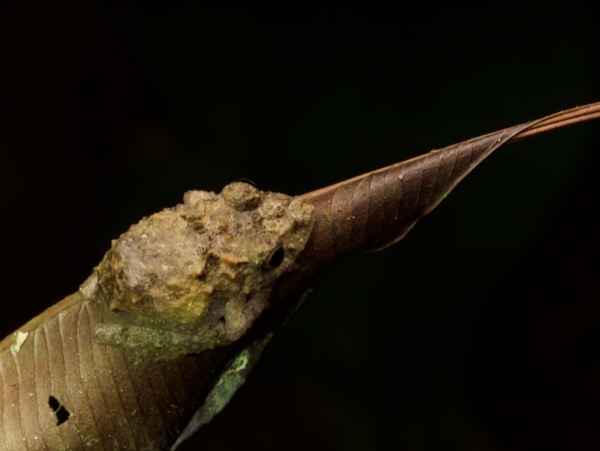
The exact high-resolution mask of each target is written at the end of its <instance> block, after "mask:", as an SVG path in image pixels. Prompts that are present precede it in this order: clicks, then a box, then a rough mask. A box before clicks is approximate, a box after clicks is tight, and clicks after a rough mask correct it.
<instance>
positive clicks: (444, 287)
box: [0, 1, 600, 451]
mask: <svg viewBox="0 0 600 451" xmlns="http://www.w3.org/2000/svg"><path fill="white" fill-rule="evenodd" d="M594 17H595V10H594V6H593V4H592V3H591V2H590V3H576V2H563V3H561V2H556V3H542V2H535V3H510V2H501V3H488V2H482V3H481V4H465V3H460V4H454V3H446V2H444V3H423V2H421V3H417V4H410V3H400V2H398V3H396V2H375V1H370V2H276V3H265V2H248V3H246V2H239V3H237V2H211V3H182V4H173V3H172V4H170V5H169V6H167V5H166V4H161V3H117V2H115V3H106V4H102V3H97V4H96V3H83V2H82V3H51V2H41V3H27V2H18V3H3V4H1V6H0V33H1V38H0V39H1V42H0V67H1V69H0V171H1V174H2V177H1V179H0V183H1V185H0V201H1V202H2V216H1V224H2V229H1V236H2V239H3V242H4V253H3V256H4V264H3V265H2V268H3V271H2V272H1V273H0V274H1V278H0V281H1V282H2V287H3V290H2V311H3V313H2V320H1V327H2V330H1V332H2V335H6V334H8V333H10V332H12V331H13V330H14V329H16V328H17V327H18V326H19V325H20V324H22V323H24V322H25V321H27V320H28V319H29V318H30V317H32V316H33V315H35V314H37V313H39V312H41V311H42V310H43V309H45V308H46V307H48V306H50V305H51V304H53V303H55V302H56V301H58V300H59V299H61V298H63V297H64V296H66V295H67V294H69V293H71V292H73V291H75V290H76V289H77V287H78V286H79V284H80V283H81V282H82V281H83V280H84V279H85V278H86V277H87V275H88V274H89V273H90V271H91V268H92V267H93V266H94V265H95V264H97V263H98V262H99V261H100V259H101V257H102V255H103V253H104V252H105V251H106V250H107V249H108V247H109V245H110V239H112V238H115V237H116V236H118V235H119V234H120V233H122V232H123V231H125V230H126V229H127V227H128V226H129V225H130V224H131V223H133V222H136V221H137V220H138V219H139V218H140V217H141V216H143V215H147V214H150V213H152V212H155V211H158V210H160V209H162V208H164V207H167V206H171V205H174V204H176V203H178V202H179V201H180V199H181V196H182V194H183V192H184V191H185V190H188V189H193V188H195V189H206V190H214V191H219V190H220V189H221V187H222V186H223V185H225V184H226V183H228V182H229V181H231V180H232V179H235V178H238V177H245V178H250V179H252V180H254V181H255V182H256V183H257V184H258V185H259V187H261V188H262V189H266V190H273V191H282V192H286V193H289V194H300V193H302V192H305V191H308V190H311V189H315V188H318V187H320V186H323V185H326V184H330V183H333V182H336V181H339V180H341V179H343V178H346V177H350V176H354V175H356V174H358V173H361V172H365V171H368V170H371V169H374V168H377V167H380V166H382V165H385V164H390V163H393V162H397V161H401V160H403V159H406V158H409V157H411V156H414V155H417V154H420V153H423V152H426V151H428V150H430V149H432V148H439V147H442V146H445V145H448V144H452V143H454V142H457V141H460V140H463V139H467V138H470V137H473V136H476V135H479V134H482V133H486V132H489V131H493V130H496V129H499V128H503V127H506V126H509V125H514V124H516V123H519V122H524V121H527V120H530V119H535V118H537V117H540V116H543V115H545V114H549V113H552V112H555V111H558V110H561V109H565V108H568V107H572V106H575V105H579V104H584V103H589V102H593V101H596V100H599V99H600V83H599V82H598V76H599V75H600V74H599V70H598V63H597V61H598V58H599V55H598V48H599V43H600V42H599V35H598V32H597V31H596V30H597V29H598V27H597V26H595V27H594V23H595V22H596V21H595V19H594ZM599 130H600V123H598V122H596V123H592V124H587V125H578V126H576V127H573V128H571V129H567V130H563V131H559V132H554V133H551V134H549V135H546V136H543V137H538V138H534V139H532V140H527V141H524V142H522V143H519V144H515V145H512V146H510V147H507V148H505V149H501V150H499V151H498V152H497V153H496V154H495V155H493V156H492V157H491V158H490V159H489V160H488V161H486V162H485V163H484V164H483V165H482V166H481V167H480V168H479V169H478V170H477V171H475V173H473V174H472V175H471V176H469V178H468V179H466V180H465V181H464V182H463V183H462V184H461V186H459V187H458V188H457V189H456V191H455V192H454V193H453V194H452V195H450V196H449V198H448V199H447V200H446V201H445V202H444V203H443V204H442V205H440V207H438V209H437V210H436V211H435V212H434V213H433V214H432V215H431V216H430V217H428V218H425V219H423V220H422V221H421V222H420V223H419V224H418V225H417V227H416V228H415V229H414V230H413V231H412V232H411V234H409V236H408V237H407V238H406V239H405V240H404V241H403V242H401V243H400V244H398V245H396V246H395V247H393V248H390V249H388V250H385V251H383V252H381V253H375V254H367V255H359V256H356V257H353V258H349V259H347V260H346V261H343V262H340V264H338V265H337V266H335V267H332V268H330V269H328V270H327V271H325V272H324V273H323V274H322V275H321V278H320V280H319V283H318V284H317V285H316V287H315V290H314V292H313V294H312V296H311V297H310V298H309V300H308V301H307V303H306V304H305V305H304V306H303V307H302V309H301V310H300V311H299V312H298V313H297V314H296V315H295V316H294V317H293V319H292V320H291V321H290V322H289V323H288V325H287V326H286V327H285V328H284V329H283V330H281V332H280V333H279V334H278V336H277V337H276V338H275V339H274V340H273V341H272V343H271V345H270V346H269V347H268V348H267V350H266V351H265V354H264V356H263V359H262V360H261V362H260V364H259V366H258V368H257V370H256V371H255V372H254V373H253V375H252V376H251V378H250V380H249V382H248V383H247V384H246V385H245V386H244V387H243V388H242V389H241V390H240V392H239V393H238V395H236V397H235V399H234V400H233V402H232V403H231V404H230V406H229V407H228V408H227V409H226V410H225V411H224V412H223V413H222V414H221V415H220V416H219V417H218V418H217V419H216V420H215V421H214V422H213V423H212V424H211V425H210V426H209V427H207V428H205V429H204V430H202V431H200V433H198V434H197V436H196V437H195V438H194V440H193V441H191V442H190V443H188V444H187V445H186V446H184V447H183V449H196V447H198V449H211V450H231V449H262V450H280V449H286V450H306V449H311V450H344V451H354V450H388V449H403V450H404V449H406V450H431V449H433V450H485V451H488V450H490V451H496V450H532V449H540V450H542V449H543V450H567V449H568V450H587V449H590V450H595V449H600V438H599V435H598V434H597V432H598V424H599V420H600V418H599V416H600V415H599V412H600V352H599V347H598V344H599V335H600V300H599V299H598V288H597V281H598V279H597V273H598V263H597V256H598V250H599V240H598V235H597V230H598V220H597V219H596V215H595V209H596V205H597V198H598V195H599V194H600V190H599V189H598V187H597V185H596V183H595V180H596V177H597V176H596V168H597V167H598V163H599V155H600V149H599V148H598V147H599V146H598V144H599V137H600V132H599ZM200 445H202V448H200Z"/></svg>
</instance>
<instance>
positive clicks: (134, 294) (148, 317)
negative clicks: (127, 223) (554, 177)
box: [80, 182, 313, 357]
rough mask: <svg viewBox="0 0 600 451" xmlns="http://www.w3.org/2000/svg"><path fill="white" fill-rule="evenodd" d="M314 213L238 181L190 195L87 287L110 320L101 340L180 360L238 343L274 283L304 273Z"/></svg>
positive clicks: (146, 227) (140, 233) (114, 256)
mask: <svg viewBox="0 0 600 451" xmlns="http://www.w3.org/2000/svg"><path fill="white" fill-rule="evenodd" d="M312 212H313V207H312V206H311V205H310V204H308V203H306V202H303V201H302V200H301V199H295V198H293V197H290V196H286V195H284V194H278V193H270V192H262V191H259V190H258V189H256V188H255V187H254V186H252V185H250V184H248V183H245V182H233V183H231V184H229V185H227V186H225V187H224V188H223V190H222V191H221V193H220V194H218V195H217V194H215V193H213V192H206V191H189V192H187V193H185V195H184V202H183V204H179V205H177V206H175V207H173V208H168V209H165V210H163V211H161V212H159V213H156V214H154V215H151V216H149V217H147V218H144V219H142V220H141V221H140V222H139V223H137V224H135V225H133V226H132V227H131V228H130V229H129V230H128V231H127V232H126V233H124V234H123V235H121V236H120V237H119V238H118V239H116V240H113V242H112V247H111V249H110V250H109V251H108V252H107V253H106V255H105V257H104V259H103V260H102V261H101V262H100V264H99V265H98V266H97V267H96V268H95V269H94V271H93V273H92V275H91V276H90V277H89V278H88V279H87V281H86V282H84V284H83V285H82V286H81V288H80V292H81V294H82V296H83V297H84V298H85V299H89V300H90V301H91V305H92V306H93V308H94V310H95V311H96V312H97V313H99V316H100V318H101V319H100V321H99V322H97V324H96V326H95V331H94V337H95V339H96V340H97V341H98V342H100V343H102V344H105V345H114V346H124V347H129V348H132V349H134V350H135V351H136V352H138V353H140V354H151V355H155V356H161V357H177V356H180V355H184V354H189V353H196V352H201V351H203V350H206V349H212V348H215V347H217V346H223V345H227V344H230V343H233V342H234V341H236V340H237V339H239V338H240V337H241V336H242V335H243V334H244V333H245V332H246V331H247V330H248V328H249V327H250V326H251V325H252V323H253V321H254V320H255V319H256V318H257V317H258V316H259V315H260V314H261V312H262V311H263V310H264V309H265V308H266V307H267V306H268V305H269V295H270V291H271V287H272V285H273V281H274V280H275V279H276V278H277V277H279V276H280V275H281V274H283V273H285V272H287V271H289V270H290V269H292V268H293V266H294V261H295V259H296V257H297V256H298V254H299V253H300V252H301V251H302V249H303V248H304V245H305V244H306V241H307V240H308V237H309V234H310V231H311V227H312Z"/></svg>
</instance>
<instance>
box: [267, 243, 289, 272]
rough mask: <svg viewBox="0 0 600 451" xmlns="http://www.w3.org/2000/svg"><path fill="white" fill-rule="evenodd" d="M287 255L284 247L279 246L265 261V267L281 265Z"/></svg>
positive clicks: (273, 267)
mask: <svg viewBox="0 0 600 451" xmlns="http://www.w3.org/2000/svg"><path fill="white" fill-rule="evenodd" d="M284 257H285V251H284V250H283V247H281V246H279V247H278V248H277V249H275V250H274V251H273V253H272V254H271V256H270V257H269V259H268V260H267V261H266V262H265V263H264V265H263V268H264V269H265V270H270V269H275V268H277V267H278V266H279V265H281V264H282V263H283V258H284Z"/></svg>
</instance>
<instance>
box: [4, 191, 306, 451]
mask: <svg viewBox="0 0 600 451" xmlns="http://www.w3.org/2000/svg"><path fill="white" fill-rule="evenodd" d="M311 227H312V206H310V205H309V204H306V203H305V202H303V201H301V200H298V199H294V198H291V197H289V196H285V195H281V194H275V193H264V192H261V191H258V190H257V189H256V188H254V187H252V186H250V185H248V184H245V183H233V184H230V185H228V186H226V187H225V188H224V189H223V191H222V192H221V194H220V195H217V194H214V193H207V192H202V191H192V192H188V193H186V195H185V199H184V203H183V204H181V205H178V206H176V207H174V208H172V209H167V210H164V211H162V212H160V213H157V214H155V215H152V216H150V217H148V218H145V219H143V220H142V221H140V223H138V224H136V225H134V226H133V227H131V229H130V230H129V231H128V232H126V233H125V234H123V235H122V236H121V237H120V238H119V239H117V240H115V241H114V242H113V245H112V248H111V250H110V251H109V252H108V253H107V254H106V256H105V258H104V259H103V260H102V262H101V263H100V264H99V265H98V267H97V268H96V269H95V270H94V272H93V274H92V275H91V276H90V278H89V279H88V280H87V281H86V282H85V283H84V284H83V285H82V286H81V289H80V290H79V292H77V293H75V294H73V295H71V296H69V297H67V298H65V299H64V300H63V301H61V302H59V303H58V304H56V305H54V306H53V307H51V308H50V309H48V310H47V311H46V312H44V313H42V314H41V315H39V316H38V317H36V318H34V319H33V320H31V321H30V322H28V323H27V324H25V325H24V326H23V327H21V328H20V329H19V330H18V331H16V332H15V333H13V334H11V335H10V336H8V337H7V338H6V339H4V340H3V341H2V342H1V343H0V384H1V386H2V388H1V389H0V449H1V450H10V451H21V450H52V451H55V450H87V449H92V450H161V449H169V447H171V446H172V445H173V443H175V442H176V441H177V438H178V437H179V436H180V435H183V437H181V438H185V437H187V436H189V434H191V433H192V432H193V430H194V429H195V428H196V427H199V425H201V424H204V423H205V422H206V421H208V420H210V418H211V416H212V415H213V413H216V412H217V411H218V410H219V409H218V408H216V407H215V406H217V407H219V405H218V404H219V403H220V402H226V401H227V400H228V399H229V397H230V396H231V395H232V394H233V392H234V391H235V389H236V388H237V386H239V385H240V384H241V382H242V380H240V378H243V377H245V374H246V372H247V370H249V369H250V368H251V363H252V362H253V361H255V360H256V355H253V356H250V355H249V354H248V352H254V351H257V352H259V351H260V349H261V347H260V346H259V345H257V344H256V343H261V342H262V341H264V340H265V339H266V338H265V337H264V335H262V336H256V337H254V334H255V333H254V332H253V333H252V334H246V335H244V334H245V333H246V331H247V330H248V329H249V328H250V326H251V325H252V323H253V322H254V320H255V319H257V318H258V317H259V315H260V313H261V311H262V310H263V309H265V308H266V307H267V306H268V305H269V300H270V299H271V291H272V289H273V285H274V281H276V279H277V278H278V277H279V276H280V275H281V274H284V273H286V272H287V271H290V270H292V269H293V268H294V267H295V263H294V260H295V258H296V256H297V255H298V253H299V252H300V251H301V250H302V248H303V247H304V244H305V243H306V241H307V239H308V236H309V234H310V231H311ZM253 330H254V329H253ZM247 335H248V336H247ZM240 337H241V338H240ZM253 337H254V338H253ZM248 340H250V341H248ZM254 354H256V353H254ZM247 355H248V357H245V356H247ZM240 356H242V357H244V358H245V360H244V362H248V363H247V364H246V363H245V364H244V365H242V366H240V364H239V361H240V360H239V358H240ZM226 385H228V386H229V388H227V389H226V390H224V389H223V387H224V386H226ZM215 390H216V391H215ZM207 399H210V400H211V402H210V403H206V400H207ZM51 400H52V401H51ZM57 403H58V404H59V405H60V406H61V409H64V410H62V412H61V413H60V414H59V413H58V412H57V408H56V405H57ZM205 404H207V405H209V404H210V406H209V407H210V408H205V409H204V410H203V409H202V407H203V405H205ZM66 412H68V417H67V418H66V419H65V418H64V417H65V414H66ZM197 412H200V413H201V414H202V418H200V419H198V418H199V414H198V413H197ZM61 415H62V421H61V420H60V417H61ZM194 418H195V420H194ZM190 421H192V426H191V427H188V428H186V425H187V424H188V423H189V422H190ZM58 423H61V424H58ZM182 431H183V434H182ZM180 441H181V440H179V441H178V443H179V442H180Z"/></svg>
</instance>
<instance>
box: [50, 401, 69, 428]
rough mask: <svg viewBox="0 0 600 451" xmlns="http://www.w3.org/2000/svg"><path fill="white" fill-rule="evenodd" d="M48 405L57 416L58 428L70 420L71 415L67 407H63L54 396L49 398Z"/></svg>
mask: <svg viewBox="0 0 600 451" xmlns="http://www.w3.org/2000/svg"><path fill="white" fill-rule="evenodd" d="M48 405H49V406H50V408H51V409H52V411H53V412H54V415H56V425H57V426H60V425H61V424H63V423H64V422H65V421H67V420H68V419H69V416H70V415H71V414H70V413H69V411H68V410H67V409H66V407H65V406H63V405H62V404H61V403H60V402H59V401H58V399H56V398H55V397H54V396H50V397H49V398H48Z"/></svg>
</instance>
